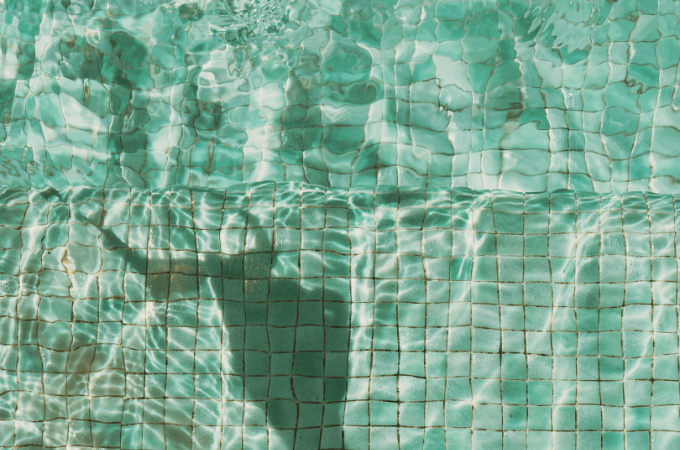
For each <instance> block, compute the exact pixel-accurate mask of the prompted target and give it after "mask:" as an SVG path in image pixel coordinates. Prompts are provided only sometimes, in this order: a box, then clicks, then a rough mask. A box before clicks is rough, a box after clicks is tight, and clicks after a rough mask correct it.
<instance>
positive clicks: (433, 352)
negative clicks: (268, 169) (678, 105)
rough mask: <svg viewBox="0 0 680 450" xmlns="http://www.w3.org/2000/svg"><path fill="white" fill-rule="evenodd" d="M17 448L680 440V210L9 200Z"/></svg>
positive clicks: (355, 195)
mask: <svg viewBox="0 0 680 450" xmlns="http://www.w3.org/2000/svg"><path fill="white" fill-rule="evenodd" d="M0 199H2V200H1V201H0V206H1V209H0V247H2V251H1V253H0V322H2V324H1V325H0V346H1V351H0V355H2V357H1V358H0V383H2V394H1V397H2V402H1V403H0V429H2V430H3V433H0V439H2V443H1V445H2V446H3V447H6V448H13V447H31V446H32V447H58V448H65V447H69V448H76V447H98V448H130V449H147V448H148V449H158V448H166V446H167V448H190V447H191V448H201V449H207V448H225V449H226V448H228V449H239V448H248V449H265V448H272V449H273V448H276V449H280V448H291V449H292V448H296V449H311V448H329V449H330V448H348V449H360V448H369V447H370V448H374V449H375V448H380V449H390V448H395V449H396V448H447V449H463V448H473V449H477V448H485V449H491V448H525V447H528V446H532V447H533V446H538V447H539V448H550V446H551V445H552V446H553V447H552V448H560V449H562V448H575V446H578V448H584V447H585V446H595V447H597V448H600V446H603V448H624V447H623V446H624V445H625V448H628V449H638V448H647V447H649V446H650V445H652V446H653V447H652V448H664V449H666V448H668V449H670V448H674V447H675V443H676V442H677V440H678V439H680V434H678V431H680V416H679V415H678V406H677V405H678V402H679V401H680V400H679V398H680V397H678V396H679V395H680V394H678V392H679V391H678V386H680V384H679V382H678V309H677V286H678V279H677V273H678V271H677V242H676V240H677V238H676V233H677V223H680V222H678V216H677V214H678V213H677V206H676V205H677V203H678V199H676V198H675V197H673V196H670V195H659V194H651V193H650V194H641V193H629V194H623V195H619V194H592V193H590V194H589V193H574V192H569V191H558V192H552V193H541V194H522V193H513V192H501V191H493V192H492V191H471V190H469V189H453V190H451V189H449V188H434V187H430V188H427V189H423V188H394V187H392V188H389V187H377V188H352V189H342V188H323V187H319V186H315V185H307V184H300V183H278V184H276V183H256V184H250V185H237V186H234V187H231V188H229V189H226V190H224V189H204V188H193V189H192V188H186V187H176V188H173V189H168V190H154V191H146V190H137V189H129V188H125V189H115V188H106V189H98V188H83V187H70V188H66V189H62V190H55V189H50V188H45V189H31V190H23V189H13V188H3V189H2V190H1V191H0Z"/></svg>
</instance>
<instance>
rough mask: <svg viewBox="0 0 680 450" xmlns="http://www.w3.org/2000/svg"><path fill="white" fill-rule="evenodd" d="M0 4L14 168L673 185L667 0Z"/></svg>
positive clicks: (503, 185)
mask: <svg viewBox="0 0 680 450" xmlns="http://www.w3.org/2000/svg"><path fill="white" fill-rule="evenodd" d="M0 17H2V20H0V36H2V39H3V41H2V42H3V43H2V51H1V52H0V55H1V57H2V60H1V61H2V67H3V70H2V71H0V124H1V125H2V126H0V149H2V155H1V156H0V171H1V173H2V174H3V176H4V178H5V184H6V185H9V186H16V187H25V188H34V187H47V186H51V187H55V188H62V187H65V186H68V185H83V186H97V187H121V186H131V187H135V188H163V187H172V186H174V185H190V186H196V187H201V186H202V187H208V186H211V187H227V186H231V185H234V184H238V183H241V182H256V181H291V182H295V181H298V182H307V183H312V184H318V185H323V186H335V187H348V186H362V185H364V186H365V185H368V186H375V185H400V186H410V185H414V186H423V185H433V186H444V187H469V188H472V189H499V188H500V189H511V190H517V191H532V192H535V191H546V190H555V189H563V188H569V189H573V190H579V191H584V190H587V191H595V192H602V193H605V192H626V191H653V192H660V193H677V192H678V187H677V186H680V184H679V183H678V175H677V174H678V173H680V166H679V165H678V164H679V162H678V150H679V149H678V142H680V141H679V136H680V135H678V133H679V132H678V131H677V130H676V128H677V127H676V123H677V121H678V113H677V109H678V106H679V105H680V103H679V100H678V98H679V97H678V95H677V92H678V77H677V65H678V58H679V57H680V40H679V39H680V24H679V22H678V4H677V2H676V1H672V0H662V1H658V2H657V1H646V0H574V1H566V0H557V1H555V0H531V1H515V0H512V1H495V0H491V1H487V0H484V1H475V2H473V1H468V0H465V1H463V0H436V1H414V0H402V1H399V2H392V1H372V2H368V1H364V0H348V1H343V2H340V1H325V0H312V1H309V2H307V1H304V2H303V1H297V0H291V1H283V0H262V1H258V2H251V1H237V2H232V1H229V2H226V1H224V0H197V1H188V0H144V1H137V2H131V1H125V0H88V1H75V0H63V1H58V0H33V1H30V2H17V1H7V2H3V3H2V4H1V5H0Z"/></svg>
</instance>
